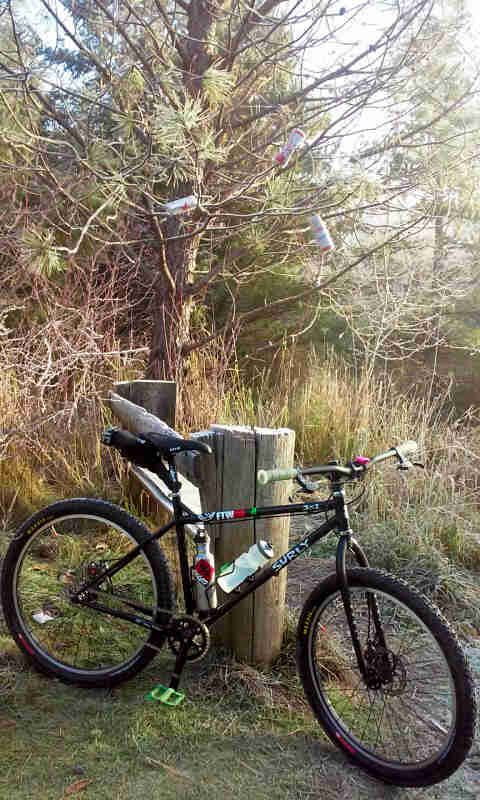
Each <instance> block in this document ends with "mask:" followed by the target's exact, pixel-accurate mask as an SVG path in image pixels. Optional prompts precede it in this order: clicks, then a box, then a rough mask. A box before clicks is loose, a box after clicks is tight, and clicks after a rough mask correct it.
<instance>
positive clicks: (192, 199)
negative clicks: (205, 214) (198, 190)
mask: <svg viewBox="0 0 480 800" xmlns="http://www.w3.org/2000/svg"><path fill="white" fill-rule="evenodd" d="M197 206H198V197H196V196H195V195H194V194H191V195H189V196H188V197H181V198H180V199H179V200H171V201H170V203H165V208H166V210H167V212H168V213H169V214H175V215H176V214H186V213H187V212H188V211H192V210H193V209H194V208H197Z"/></svg>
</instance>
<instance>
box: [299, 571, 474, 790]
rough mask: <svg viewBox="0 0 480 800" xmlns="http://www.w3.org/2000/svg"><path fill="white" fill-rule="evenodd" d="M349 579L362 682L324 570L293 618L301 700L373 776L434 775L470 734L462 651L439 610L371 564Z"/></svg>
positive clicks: (450, 766)
mask: <svg viewBox="0 0 480 800" xmlns="http://www.w3.org/2000/svg"><path fill="white" fill-rule="evenodd" d="M347 575H348V584H349V587H350V595H351V603H352V609H353V614H354V618H355V623H356V627H357V631H358V637H359V640H360V645H361V649H362V653H363V657H364V659H365V664H366V668H367V673H368V674H367V678H364V677H362V675H361V673H360V670H359V667H358V663H357V658H356V655H355V652H354V649H353V644H352V639H351V634H350V628H349V626H348V623H347V621H346V617H345V610H344V607H343V601H342V597H341V593H340V585H339V582H338V579H337V576H336V575H331V576H330V577H329V578H327V580H325V581H324V582H323V583H321V584H320V585H319V586H318V587H317V588H316V589H315V590H314V591H313V592H312V594H311V595H310V597H309V598H308V599H307V601H306V603H305V606H304V608H303V611H302V614H301V616H300V620H299V624H298V633H297V663H298V668H299V673H300V677H301V680H302V683H303V687H304V689H305V693H306V695H307V698H308V700H309V703H310V705H311V707H312V709H313V711H314V713H315V715H316V717H317V719H318V720H319V722H320V723H321V725H322V727H323V728H324V730H325V732H326V733H327V734H328V736H329V737H330V739H331V740H332V742H333V743H334V744H335V745H337V747H339V748H340V749H341V750H343V752H344V753H345V754H346V755H347V756H348V757H349V758H350V759H352V760H353V761H355V763H356V764H357V765H358V766H360V767H362V768H363V769H364V770H366V771H367V772H369V773H370V774H372V775H374V776H375V777H377V778H380V779H381V780H383V781H385V782H387V783H392V784H396V785H398V786H430V785H432V784H434V783H437V782H439V781H442V780H444V779H445V778H447V777H448V776H449V775H451V774H452V773H453V772H455V770H456V769H457V768H458V767H459V766H460V764H461V763H462V762H463V760H464V759H465V757H466V755H467V753H468V751H469V749H470V747H471V744H472V742H473V737H474V729H475V717H476V714H475V691H474V686H473V681H472V676H471V673H470V671H469V668H468V665H467V662H466V659H465V656H464V654H463V651H462V649H461V647H460V645H459V643H458V642H457V640H456V638H455V636H454V634H453V633H452V632H451V630H450V629H449V627H448V624H447V623H446V621H445V620H444V618H443V617H442V616H441V614H440V612H439V611H438V609H436V608H435V607H434V606H433V605H432V604H431V603H430V602H429V601H428V600H427V599H426V598H425V597H424V596H422V595H420V594H419V593H418V592H416V591H415V590H413V589H411V587H409V586H408V585H407V584H406V583H405V582H404V581H400V580H397V579H395V578H393V577H392V576H391V575H389V574H388V573H386V572H383V571H380V570H373V569H363V568H362V569H351V570H347ZM369 598H370V600H369ZM372 598H375V599H376V603H377V606H378V609H379V612H380V619H381V629H382V631H383V635H384V646H382V645H381V643H380V641H379V637H378V635H376V634H377V632H376V629H375V624H374V620H373V616H372Z"/></svg>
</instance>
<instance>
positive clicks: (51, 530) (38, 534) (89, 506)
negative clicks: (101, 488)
mask: <svg viewBox="0 0 480 800" xmlns="http://www.w3.org/2000/svg"><path fill="white" fill-rule="evenodd" d="M149 535H150V534H149V531H148V530H147V528H145V526H144V525H142V524H141V523H140V522H139V520H137V519H136V518H135V517H133V516H132V515H131V514H128V513H127V512H126V511H124V510H123V509H121V508H119V507H118V506H114V505H112V504H111V503H106V502H104V501H102V500H93V499H88V498H86V499H83V498H82V499H74V500H64V501H61V502H58V503H54V504H52V505H51V506H48V507H46V508H44V509H42V511H39V512H38V513H37V514H35V515H34V516H33V517H31V518H30V519H28V520H27V521H26V522H25V523H24V525H23V526H22V527H21V528H20V530H19V532H18V534H17V535H16V536H15V538H14V539H13V540H12V542H11V543H10V546H9V548H8V551H7V554H6V556H5V560H4V563H3V570H2V603H3V609H4V614H5V620H6V622H7V625H8V627H9V629H10V632H11V634H12V636H13V637H14V639H15V641H16V642H17V644H18V645H19V647H20V648H21V650H23V652H24V653H25V654H26V656H27V657H28V658H29V660H30V661H32V662H33V663H34V665H35V666H36V667H37V668H39V669H40V670H41V671H42V672H44V673H47V674H48V675H51V676H55V677H57V678H60V679H61V680H63V681H66V682H68V683H75V684H78V685H81V686H87V687H94V686H99V687H100V686H104V687H105V686H114V685H115V684H117V683H120V682H121V681H125V680H128V679H129V678H131V677H133V676H134V675H136V674H137V673H138V672H139V671H140V670H141V669H143V668H144V667H145V665H146V664H147V663H148V662H149V661H151V659H152V658H153V657H154V656H155V653H156V650H157V649H158V648H159V647H161V646H162V644H163V642H164V636H163V634H162V633H161V632H159V631H152V630H151V629H149V628H148V627H146V626H145V627H142V626H141V624H140V625H139V624H134V623H133V622H130V621H128V620H126V619H124V618H122V617H121V616H115V613H116V612H120V613H122V612H123V613H129V614H131V615H133V616H135V617H136V618H137V619H143V620H144V621H146V622H152V621H153V622H154V623H155V622H156V623H159V621H160V620H161V618H162V611H165V610H166V611H168V612H169V611H170V610H172V609H173V591H172V581H171V576H170V571H169V569H168V565H167V562H166V559H165V556H164V554H163V552H162V551H161V550H160V548H159V547H158V545H157V544H156V542H152V543H149V544H148V545H146V546H145V548H144V549H143V550H142V551H141V552H140V553H139V555H138V556H137V557H136V558H135V559H134V560H133V561H131V562H130V563H129V564H127V565H126V566H125V567H123V568H122V569H121V570H119V572H117V573H116V574H115V575H114V576H113V577H112V578H111V579H110V580H106V581H104V582H103V583H101V584H100V585H99V586H98V587H95V590H93V591H90V592H87V593H84V596H83V597H82V596H80V601H78V600H77V599H76V597H77V596H78V590H79V588H80V587H81V586H82V584H83V583H84V582H85V581H88V579H89V578H90V579H91V578H92V577H95V574H96V573H100V572H101V571H103V570H105V569H106V568H107V567H110V566H113V565H114V564H115V563H116V562H118V561H119V559H121V558H122V557H123V556H125V555H126V554H127V553H128V552H130V551H131V550H132V549H133V548H134V547H135V546H136V545H138V544H143V543H144V542H145V541H146V539H147V538H148V537H149ZM87 595H88V596H87ZM95 606H102V607H103V609H104V611H103V612H102V611H100V610H99V609H98V608H95ZM106 612H108V613H106ZM164 616H165V615H164Z"/></svg>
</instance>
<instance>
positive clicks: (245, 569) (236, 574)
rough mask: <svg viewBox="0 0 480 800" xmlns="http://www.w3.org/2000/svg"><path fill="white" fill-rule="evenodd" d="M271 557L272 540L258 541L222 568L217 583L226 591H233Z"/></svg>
mask: <svg viewBox="0 0 480 800" xmlns="http://www.w3.org/2000/svg"><path fill="white" fill-rule="evenodd" d="M271 558H273V548H272V545H271V544H270V542H265V541H263V540H262V541H260V542H257V544H253V545H252V546H251V547H250V549H249V550H247V552H246V553H242V555H241V556H238V558H236V559H235V561H232V562H231V563H230V564H224V565H223V567H221V568H220V572H219V575H218V578H217V583H218V585H219V586H220V588H221V589H223V591H224V592H227V593H228V592H231V591H233V589H235V588H236V587H237V586H240V584H241V583H243V581H244V580H245V579H246V578H248V577H249V575H253V573H254V572H256V571H257V569H259V568H260V567H263V565H264V564H266V563H267V561H269V560H270V559H271Z"/></svg>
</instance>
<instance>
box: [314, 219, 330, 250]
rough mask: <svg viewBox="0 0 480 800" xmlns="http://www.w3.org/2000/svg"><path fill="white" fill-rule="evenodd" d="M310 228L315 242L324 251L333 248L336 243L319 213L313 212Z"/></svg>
mask: <svg viewBox="0 0 480 800" xmlns="http://www.w3.org/2000/svg"><path fill="white" fill-rule="evenodd" d="M310 228H311V231H312V233H313V236H314V239H315V242H316V243H317V244H318V246H319V247H320V249H321V251H322V253H327V252H328V251H329V250H333V247H334V245H333V241H332V239H331V237H330V234H329V232H328V228H327V226H326V225H325V223H324V221H323V219H322V218H321V217H320V216H319V215H318V214H313V215H312V216H311V217H310Z"/></svg>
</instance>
